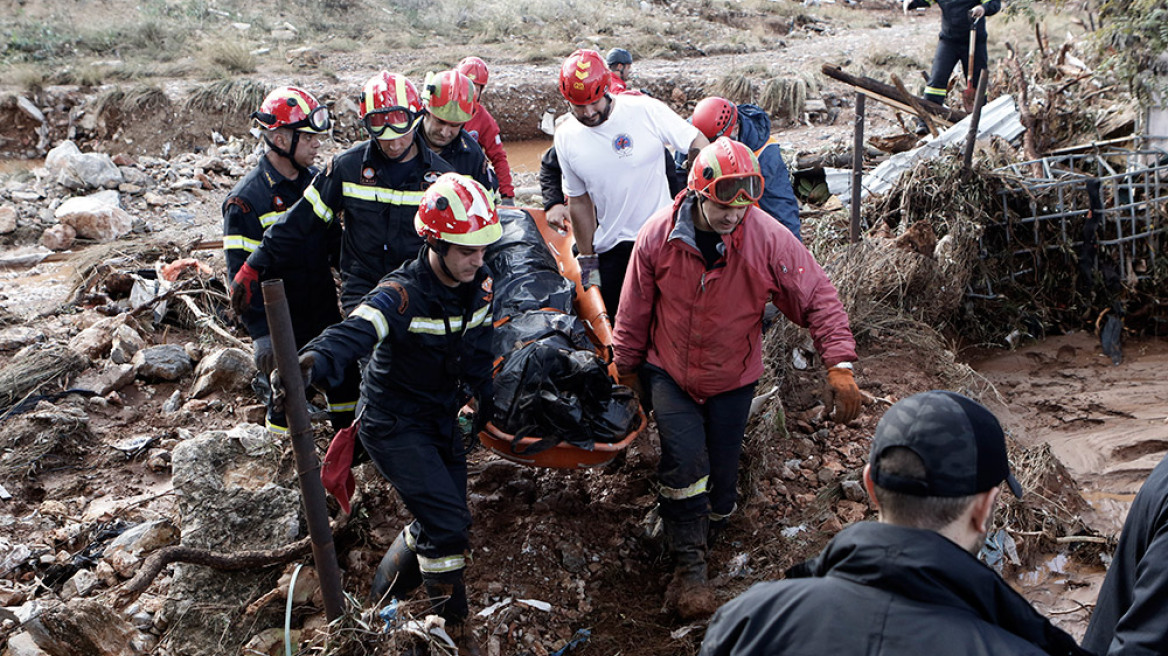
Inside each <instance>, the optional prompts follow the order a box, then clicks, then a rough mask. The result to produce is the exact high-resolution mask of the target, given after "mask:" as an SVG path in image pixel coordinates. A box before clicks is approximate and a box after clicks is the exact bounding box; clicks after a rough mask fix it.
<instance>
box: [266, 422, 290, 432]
mask: <svg viewBox="0 0 1168 656" xmlns="http://www.w3.org/2000/svg"><path fill="white" fill-rule="evenodd" d="M264 426H266V427H267V429H268V431H269V432H272V433H275V434H276V435H287V434H288V427H287V426H280V425H278V424H273V423H272V422H271V421H269V420H267V419H265V420H264Z"/></svg>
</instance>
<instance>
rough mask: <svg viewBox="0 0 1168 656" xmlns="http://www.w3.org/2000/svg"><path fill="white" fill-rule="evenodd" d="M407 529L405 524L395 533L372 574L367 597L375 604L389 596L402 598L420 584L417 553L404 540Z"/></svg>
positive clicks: (420, 574)
mask: <svg viewBox="0 0 1168 656" xmlns="http://www.w3.org/2000/svg"><path fill="white" fill-rule="evenodd" d="M408 530H410V527H408V526H407V527H405V528H403V529H402V531H401V533H398V534H397V538H396V539H394V541H393V544H391V545H389V549H388V550H386V552H385V556H383V557H382V558H381V564H380V565H378V566H377V573H376V574H374V575H373V588H372V589H371V590H370V591H369V599H370V600H371V601H372V602H373V603H375V604H379V603H381V601H382V600H383V599H389V598H391V597H392V598H397V599H404V598H405V596H406V595H408V594H409V593H411V592H413V591H414V590H415V589H417V587H418V586H419V585H421V584H422V570H420V569H418V554H416V553H414V550H413V549H410V547H409V544H408V543H407V542H406V531H408Z"/></svg>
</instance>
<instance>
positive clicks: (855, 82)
mask: <svg viewBox="0 0 1168 656" xmlns="http://www.w3.org/2000/svg"><path fill="white" fill-rule="evenodd" d="M820 70H821V71H822V72H823V74H824V75H826V76H828V77H830V78H831V79H833V80H838V81H840V82H843V83H844V84H847V85H850V86H853V87H855V88H857V89H860V90H862V91H863V92H864V93H865V94H867V95H869V96H871V97H872V98H873V99H874V100H878V101H880V102H882V103H884V104H886V105H890V106H892V107H896V108H897V109H900V110H902V111H905V112H908V113H910V114H914V115H916V114H917V110H915V109H913V106H912V105H913V101H915V100H916V97H915V96H911V94H907V95H908V96H911V99H910V98H909V97H906V94H903V93H901V91H899V90H898V89H897V88H896V87H894V86H892V85H890V84H885V83H883V82H880V81H879V80H873V79H872V78H870V77H859V76H855V75H851V74H849V73H845V72H844V70H843V69H842V68H840V67H839V66H836V65H835V64H824V65H823V68H822V69H820ZM920 107H921V108H922V109H924V110H925V111H926V112H928V113H929V114H930V116H931V117H934V120H940V121H943V122H944V123H946V124H948V125H952V124H954V123H956V122H958V121H960V120H961V119H963V118H965V117H966V116H967V114H966V113H965V112H963V111H961V110H957V109H951V108H949V107H945V106H944V105H938V104H937V103H932V102H922V103H920Z"/></svg>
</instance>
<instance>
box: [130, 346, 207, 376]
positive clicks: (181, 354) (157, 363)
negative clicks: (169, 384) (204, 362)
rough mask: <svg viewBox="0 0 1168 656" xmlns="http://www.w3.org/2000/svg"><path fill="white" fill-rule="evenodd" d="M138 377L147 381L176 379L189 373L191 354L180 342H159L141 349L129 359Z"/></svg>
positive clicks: (191, 366)
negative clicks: (156, 344)
mask: <svg viewBox="0 0 1168 656" xmlns="http://www.w3.org/2000/svg"><path fill="white" fill-rule="evenodd" d="M131 364H133V365H134V369H135V371H136V372H137V375H138V378H141V379H142V380H145V381H147V382H158V381H163V380H178V379H179V378H182V377H183V376H185V375H187V374H189V373H191V369H192V368H194V365H192V364H191V356H189V355H187V351H186V349H184V348H183V347H182V345H181V344H159V345H158V346H150V347H147V348H144V349H142V350H141V351H138V352H137V353H135V354H134V359H133V360H132V361H131Z"/></svg>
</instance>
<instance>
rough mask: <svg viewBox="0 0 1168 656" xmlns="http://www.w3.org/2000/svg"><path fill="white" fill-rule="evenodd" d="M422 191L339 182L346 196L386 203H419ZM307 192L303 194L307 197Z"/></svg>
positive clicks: (342, 192)
mask: <svg viewBox="0 0 1168 656" xmlns="http://www.w3.org/2000/svg"><path fill="white" fill-rule="evenodd" d="M424 193H425V192H423V191H404V190H401V189H389V188H388V187H371V186H369V185H361V184H357V183H355V182H344V183H341V194H342V195H344V196H346V197H348V198H357V199H360V200H368V201H373V202H374V203H387V204H389V205H420V204H421V203H422V194H424ZM307 196H308V194H305V197H307Z"/></svg>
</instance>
